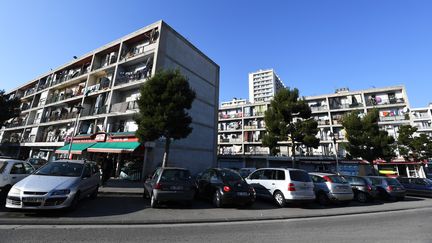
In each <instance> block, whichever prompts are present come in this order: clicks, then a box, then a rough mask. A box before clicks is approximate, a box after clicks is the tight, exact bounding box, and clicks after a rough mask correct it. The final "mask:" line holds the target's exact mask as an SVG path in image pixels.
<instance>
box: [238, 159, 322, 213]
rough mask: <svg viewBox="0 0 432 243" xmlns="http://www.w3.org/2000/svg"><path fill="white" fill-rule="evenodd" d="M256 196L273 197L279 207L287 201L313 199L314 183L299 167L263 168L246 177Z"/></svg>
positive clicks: (308, 200)
mask: <svg viewBox="0 0 432 243" xmlns="http://www.w3.org/2000/svg"><path fill="white" fill-rule="evenodd" d="M246 182H247V183H249V184H250V185H252V186H253V187H254V189H255V191H256V194H257V196H258V197H264V198H273V199H274V201H275V202H276V204H277V205H278V206H279V207H284V206H285V204H286V203H287V202H302V201H307V202H310V201H313V200H315V193H314V184H313V182H312V180H311V178H310V176H309V174H308V173H307V172H306V171H304V170H299V169H283V168H263V169H258V170H256V171H255V172H253V173H252V174H250V175H249V176H248V177H247V178H246Z"/></svg>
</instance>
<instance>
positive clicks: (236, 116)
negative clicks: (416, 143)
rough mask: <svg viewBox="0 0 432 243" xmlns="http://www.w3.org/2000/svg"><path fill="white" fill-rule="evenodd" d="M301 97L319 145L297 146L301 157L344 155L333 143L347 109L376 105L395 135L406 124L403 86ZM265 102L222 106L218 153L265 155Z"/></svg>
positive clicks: (284, 152) (382, 120) (284, 145)
mask: <svg viewBox="0 0 432 243" xmlns="http://www.w3.org/2000/svg"><path fill="white" fill-rule="evenodd" d="M305 99H306V101H307V102H308V104H309V106H310V108H311V110H312V115H313V117H314V118H315V119H316V120H317V121H318V128H319V133H318V134H317V136H318V137H319V138H320V141H321V144H320V147H319V148H318V149H309V150H308V149H307V148H300V149H299V150H298V151H297V153H298V155H302V156H334V153H335V146H336V148H337V151H338V154H339V156H343V155H345V151H344V150H343V148H342V147H341V146H337V144H339V143H341V142H346V140H345V139H344V135H345V134H344V131H343V127H342V124H341V119H342V117H343V115H344V114H346V113H348V112H351V111H355V110H358V111H360V112H361V113H363V114H365V113H367V112H368V111H369V110H371V109H373V108H377V109H378V110H379V115H380V121H379V125H380V127H381V128H382V129H384V130H386V131H387V132H388V133H389V135H392V136H395V137H397V132H398V129H399V126H400V125H408V124H410V117H409V112H408V111H409V109H408V107H409V102H408V97H407V94H406V90H405V87H404V86H393V87H385V88H373V89H366V90H359V91H350V90H349V89H338V90H336V92H335V93H334V94H325V95H318V96H308V97H305ZM269 105H270V102H261V103H257V102H255V103H242V104H239V105H233V104H229V103H227V104H226V105H222V106H221V107H220V108H219V123H218V132H219V134H218V153H219V155H242V156H244V155H268V154H269V150H268V148H266V147H263V146H262V145H261V142H262V136H263V134H264V132H265V122H264V112H265V111H266V110H267V109H268V107H269ZM429 114H430V110H429ZM429 120H430V117H429ZM333 137H334V138H335V140H336V145H334V139H333ZM280 145H281V147H280V150H281V155H282V156H291V155H290V151H289V149H288V147H287V145H288V143H284V142H282V143H280Z"/></svg>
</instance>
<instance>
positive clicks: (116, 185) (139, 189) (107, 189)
mask: <svg viewBox="0 0 432 243" xmlns="http://www.w3.org/2000/svg"><path fill="white" fill-rule="evenodd" d="M143 192H144V189H143V182H141V181H129V180H124V179H117V178H111V179H109V180H108V181H107V184H106V185H105V186H101V187H99V193H100V194H118V195H142V194H143Z"/></svg>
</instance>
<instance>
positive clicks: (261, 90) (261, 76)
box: [249, 69, 284, 103]
mask: <svg viewBox="0 0 432 243" xmlns="http://www.w3.org/2000/svg"><path fill="white" fill-rule="evenodd" d="M283 87H284V85H283V83H282V81H281V80H280V78H279V76H277V74H276V73H275V71H274V70H273V69H267V70H259V71H257V72H253V73H249V101H250V102H252V103H253V102H266V101H270V100H271V99H272V98H273V96H274V95H275V94H276V93H277V92H278V90H279V89H281V88H283Z"/></svg>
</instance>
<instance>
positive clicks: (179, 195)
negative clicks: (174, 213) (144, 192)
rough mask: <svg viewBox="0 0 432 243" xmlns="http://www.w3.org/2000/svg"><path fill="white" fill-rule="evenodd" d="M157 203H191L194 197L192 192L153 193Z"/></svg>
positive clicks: (155, 191) (156, 191)
mask: <svg viewBox="0 0 432 243" xmlns="http://www.w3.org/2000/svg"><path fill="white" fill-rule="evenodd" d="M153 193H154V196H155V198H156V200H157V201H164V202H166V201H191V200H193V198H194V196H195V192H194V191H159V190H154V191H153Z"/></svg>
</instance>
